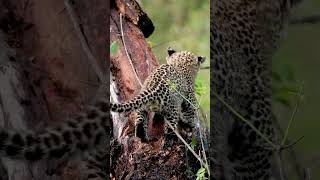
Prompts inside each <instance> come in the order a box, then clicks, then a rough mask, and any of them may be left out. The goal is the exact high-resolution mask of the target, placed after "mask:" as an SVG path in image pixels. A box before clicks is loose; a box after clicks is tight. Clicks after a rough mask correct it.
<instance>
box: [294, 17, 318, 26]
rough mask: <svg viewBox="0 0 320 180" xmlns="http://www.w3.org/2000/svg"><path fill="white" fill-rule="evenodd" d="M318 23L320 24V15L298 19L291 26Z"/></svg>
mask: <svg viewBox="0 0 320 180" xmlns="http://www.w3.org/2000/svg"><path fill="white" fill-rule="evenodd" d="M316 23H320V15H313V16H306V17H298V18H295V19H292V20H291V21H290V24H292V25H300V24H316Z"/></svg>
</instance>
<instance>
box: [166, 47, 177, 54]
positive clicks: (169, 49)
mask: <svg viewBox="0 0 320 180" xmlns="http://www.w3.org/2000/svg"><path fill="white" fill-rule="evenodd" d="M167 52H168V55H169V56H171V55H172V54H173V53H175V52H176V50H174V49H172V48H171V47H168V50H167Z"/></svg>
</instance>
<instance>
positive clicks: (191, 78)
mask: <svg viewBox="0 0 320 180" xmlns="http://www.w3.org/2000/svg"><path fill="white" fill-rule="evenodd" d="M166 60H167V64H163V65H161V66H159V67H158V68H157V69H156V70H154V71H153V72H152V73H151V74H150V76H148V78H147V79H146V81H145V82H144V84H143V87H142V89H141V91H140V93H139V95H137V96H136V97H135V98H133V99H132V100H130V101H128V102H125V103H121V104H111V111H114V112H131V111H136V112H137V120H136V128H137V126H139V125H141V123H143V129H144V130H143V131H144V132H143V136H144V137H141V138H142V139H143V140H147V141H148V140H150V138H149V137H148V135H147V133H146V132H147V127H148V124H147V123H148V122H147V118H145V115H146V112H147V111H149V112H150V111H152V112H156V113H158V114H161V115H162V116H163V117H164V118H165V119H166V120H168V121H169V122H170V123H171V124H172V125H173V127H174V128H175V129H176V128H177V124H178V122H179V121H181V122H182V123H184V124H186V125H188V126H189V127H194V122H195V120H196V118H197V109H196V108H195V107H196V104H197V100H196V96H195V92H194V88H195V79H196V76H197V74H198V71H199V69H200V64H202V63H203V62H204V61H205V57H203V56H195V55H193V54H192V53H190V52H187V51H182V52H176V51H175V50H173V49H171V48H168V56H167V58H166ZM167 130H168V127H167V125H165V134H167Z"/></svg>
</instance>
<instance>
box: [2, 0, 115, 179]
mask: <svg viewBox="0 0 320 180" xmlns="http://www.w3.org/2000/svg"><path fill="white" fill-rule="evenodd" d="M66 2H67V1H66ZM66 2H64V1H63V0H55V1H50V0H42V1H36V0H12V1H6V0H1V1H0V31H1V32H0V35H1V36H0V61H1V66H0V69H1V71H0V81H1V88H0V105H1V108H0V121H1V126H3V127H5V128H8V129H16V130H32V131H40V130H42V129H43V128H44V127H46V126H51V125H54V124H57V123H59V122H61V121H63V120H64V119H66V118H68V117H69V116H70V115H72V114H76V113H79V112H80V111H81V110H82V107H83V105H84V104H87V103H89V102H90V101H91V99H92V98H93V97H94V96H95V94H96V91H97V88H98V84H99V79H98V78H97V75H96V72H95V70H94V69H93V68H91V65H92V62H90V61H89V60H88V59H90V58H88V51H87V50H85V48H83V44H82V42H81V39H79V32H78V31H76V29H75V27H74V24H80V27H81V30H82V31H81V32H80V33H81V35H82V36H84V37H85V40H86V41H85V43H86V44H88V46H89V50H90V51H91V52H92V54H93V56H94V57H95V58H96V59H98V61H97V62H95V63H96V64H98V66H99V67H100V68H101V69H102V67H103V68H104V69H105V65H104V64H106V61H105V59H106V58H107V52H106V48H107V38H108V36H107V27H108V25H107V24H108V20H109V19H108V18H106V17H107V16H108V15H107V14H106V13H107V12H108V11H107V9H108V8H109V7H108V6H109V4H108V3H106V2H105V0H94V1H90V2H89V1H85V0H80V1H76V2H75V3H74V4H73V6H72V8H73V9H74V11H75V12H74V15H75V17H77V20H78V21H79V22H74V19H72V18H71V16H70V11H69V10H68V9H67V8H66V4H65V3H66ZM107 68H108V67H107ZM1 162H2V167H3V168H1V169H3V170H1V171H0V173H2V174H0V177H1V178H0V179H3V180H6V179H10V180H22V179H23V180H29V179H30V180H31V179H32V180H37V179H38V180H43V179H52V180H54V179H57V180H58V179H84V177H85V176H84V175H83V174H84V172H85V171H84V170H83V168H84V167H83V166H82V165H83V164H81V163H79V162H77V161H75V160H68V161H63V160H61V161H57V162H56V161H51V160H50V161H47V160H41V161H38V162H27V161H21V160H11V159H8V158H2V159H1ZM57 164H59V165H60V164H61V165H60V166H59V168H58V169H55V171H54V172H53V173H50V172H49V171H48V170H50V168H51V167H54V166H56V165H57Z"/></svg>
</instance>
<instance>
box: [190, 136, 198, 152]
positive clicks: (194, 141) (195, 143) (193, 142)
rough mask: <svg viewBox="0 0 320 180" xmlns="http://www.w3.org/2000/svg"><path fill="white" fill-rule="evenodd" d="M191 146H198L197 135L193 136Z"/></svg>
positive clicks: (193, 147)
mask: <svg viewBox="0 0 320 180" xmlns="http://www.w3.org/2000/svg"><path fill="white" fill-rule="evenodd" d="M190 146H191V148H192V149H195V147H196V146H197V140H196V138H195V137H192V140H191V144H190Z"/></svg>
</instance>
